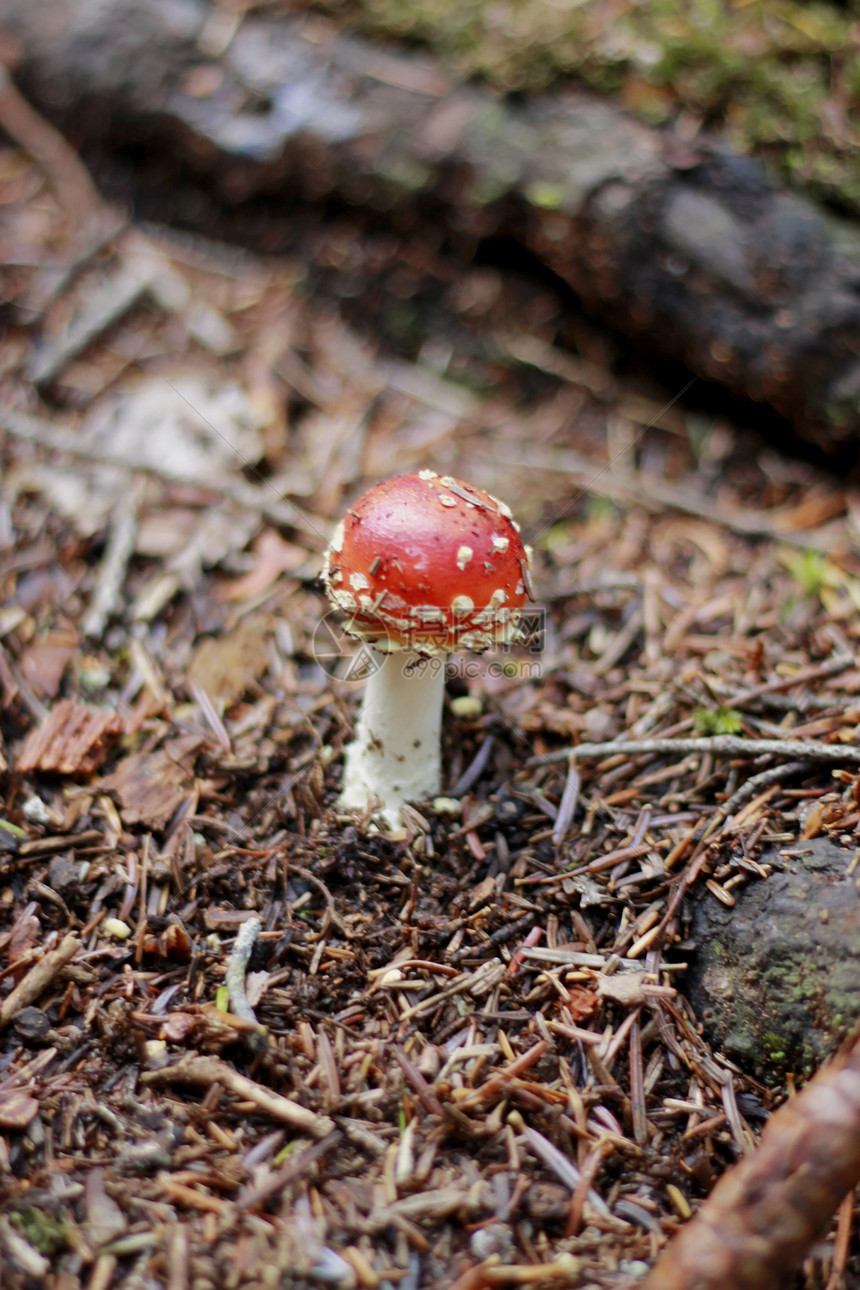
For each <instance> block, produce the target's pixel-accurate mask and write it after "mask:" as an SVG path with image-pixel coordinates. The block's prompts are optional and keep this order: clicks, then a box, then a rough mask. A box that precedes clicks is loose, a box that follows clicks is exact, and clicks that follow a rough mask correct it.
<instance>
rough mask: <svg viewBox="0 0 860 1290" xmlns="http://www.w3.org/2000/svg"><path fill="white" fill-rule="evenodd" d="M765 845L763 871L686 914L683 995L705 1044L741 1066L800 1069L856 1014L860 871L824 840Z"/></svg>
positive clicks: (809, 1066) (824, 1053)
mask: <svg viewBox="0 0 860 1290" xmlns="http://www.w3.org/2000/svg"><path fill="white" fill-rule="evenodd" d="M790 851H791V854H790V855H784V854H781V853H780V852H779V851H772V852H767V853H765V854H764V855H762V856H761V857H760V860H761V862H762V863H763V864H770V865H773V866H774V872H773V873H772V874H771V876H770V878H768V879H767V880H766V881H762V882H754V883H751V884H750V885H749V886H747V887H745V888H744V889H743V890H742V891H741V892H740V894H739V895H738V899H737V903H736V905H735V906H734V908H731V909H729V908H727V907H726V906H725V905H723V904H721V903H720V902H719V901H717V900H715V899H714V897H713V896H711V895H710V893H708V894H706V895H705V896H704V897H703V898H702V900H701V901H700V902H699V904H698V906H697V908H696V912H695V915H694V918H693V927H692V932H693V937H694V939H695V941H696V945H697V950H696V953H695V955H694V957H693V962H692V967H691V972H690V977H689V980H688V991H687V992H688V996H689V998H690V1002H691V1003H692V1005H693V1008H694V1010H695V1012H696V1015H697V1016H698V1017H699V1018H700V1019H701V1020H702V1022H703V1023H704V1026H705V1031H706V1034H707V1036H708V1038H709V1040H710V1041H711V1043H712V1044H713V1045H714V1046H715V1047H716V1048H719V1049H721V1050H722V1051H724V1052H725V1053H726V1055H727V1056H729V1057H730V1058H732V1059H733V1060H734V1061H736V1062H737V1063H738V1065H739V1066H741V1067H742V1068H743V1069H744V1070H746V1071H749V1072H750V1073H753V1074H756V1075H758V1076H760V1077H765V1078H774V1079H781V1078H783V1077H784V1076H785V1074H786V1072H788V1071H793V1072H795V1073H797V1074H803V1075H806V1074H808V1073H809V1072H811V1071H812V1070H814V1069H815V1068H816V1067H817V1066H819V1065H820V1064H821V1062H822V1061H823V1060H825V1058H827V1057H828V1056H829V1055H830V1054H831V1053H832V1052H833V1050H834V1049H835V1048H836V1046H837V1045H838V1043H839V1041H840V1040H841V1039H842V1038H843V1037H844V1035H845V1034H846V1033H847V1031H848V1030H849V1029H850V1028H851V1026H852V1025H853V1023H854V1022H855V1021H856V1019H857V1018H858V1016H860V876H858V877H854V876H848V873H847V871H848V867H849V864H850V861H851V858H852V853H851V852H850V851H846V850H844V849H843V848H842V847H840V846H837V845H836V844H835V843H833V842H831V841H830V840H829V839H828V838H816V839H814V840H812V841H809V842H803V843H799V844H798V845H797V847H792V848H790Z"/></svg>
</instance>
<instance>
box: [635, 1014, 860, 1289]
mask: <svg viewBox="0 0 860 1290" xmlns="http://www.w3.org/2000/svg"><path fill="white" fill-rule="evenodd" d="M858 1182H860V1038H858V1034H857V1031H856V1030H855V1033H854V1036H853V1038H852V1040H851V1041H850V1043H849V1045H847V1046H846V1048H845V1049H844V1050H843V1052H842V1053H841V1054H840V1055H839V1056H838V1057H837V1058H836V1059H835V1060H834V1061H832V1062H830V1063H828V1065H827V1066H825V1067H823V1069H822V1070H820V1071H819V1072H818V1074H817V1075H816V1076H815V1078H814V1079H812V1080H810V1082H809V1083H808V1084H807V1085H806V1087H805V1088H804V1089H803V1091H802V1092H801V1093H799V1094H798V1095H797V1097H795V1098H793V1099H792V1100H791V1101H789V1102H786V1103H785V1104H784V1105H783V1106H781V1107H780V1109H779V1110H778V1111H777V1112H776V1113H775V1114H774V1115H773V1116H772V1117H771V1119H770V1121H769V1122H768V1125H767V1128H766V1129H765V1131H764V1134H763V1135H762V1139H761V1143H760V1144H759V1147H758V1149H757V1150H756V1151H755V1152H753V1154H752V1155H750V1156H748V1157H747V1158H746V1159H745V1160H743V1161H741V1162H740V1163H739V1164H737V1165H735V1166H734V1168H732V1169H730V1170H729V1171H728V1173H726V1174H724V1175H723V1177H722V1178H721V1179H720V1181H719V1182H718V1183H717V1185H716V1187H715V1188H714V1190H713V1191H712V1192H711V1195H710V1196H709V1197H708V1199H707V1200H706V1201H705V1203H704V1205H703V1206H702V1208H701V1209H700V1210H699V1212H698V1214H697V1215H696V1217H695V1218H693V1219H692V1220H691V1221H690V1222H689V1223H687V1225H686V1226H685V1227H683V1228H682V1229H681V1231H680V1233H679V1234H678V1236H676V1237H675V1239H674V1241H672V1243H671V1244H670V1245H669V1246H668V1248H667V1249H666V1250H665V1251H664V1252H663V1254H662V1255H661V1256H660V1258H659V1259H658V1261H657V1263H656V1265H655V1266H654V1267H653V1268H652V1270H651V1272H650V1273H649V1275H648V1276H647V1277H646V1278H645V1280H644V1281H642V1282H638V1283H637V1284H638V1286H639V1290H769V1287H770V1286H773V1285H775V1284H777V1283H779V1284H782V1283H783V1281H784V1279H786V1278H787V1277H788V1275H789V1273H790V1272H791V1271H792V1270H793V1269H795V1268H797V1267H798V1266H799V1265H800V1263H801V1261H802V1260H803V1258H804V1257H805V1256H806V1254H807V1253H808V1251H809V1250H810V1248H811V1247H812V1245H813V1244H814V1242H815V1241H816V1240H818V1239H819V1237H820V1236H821V1235H822V1234H823V1233H824V1231H825V1230H826V1228H827V1225H828V1223H829V1222H830V1220H831V1218H832V1216H833V1213H834V1211H835V1210H836V1208H837V1207H838V1206H839V1204H840V1202H841V1201H842V1199H843V1197H844V1196H845V1195H846V1194H847V1193H848V1192H850V1191H852V1189H853V1188H854V1187H855V1186H856V1185H857V1183H858Z"/></svg>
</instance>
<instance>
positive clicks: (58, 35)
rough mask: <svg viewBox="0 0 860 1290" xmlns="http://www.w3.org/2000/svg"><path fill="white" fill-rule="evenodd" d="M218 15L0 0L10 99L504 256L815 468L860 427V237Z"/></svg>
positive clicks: (366, 59) (731, 187)
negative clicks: (484, 240) (12, 82)
mask: <svg viewBox="0 0 860 1290" xmlns="http://www.w3.org/2000/svg"><path fill="white" fill-rule="evenodd" d="M211 12H212V11H211V10H210V9H209V8H208V7H207V6H206V5H205V4H204V3H203V2H202V0H147V3H146V4H135V3H132V0H75V3H74V4H70V3H68V0H39V3H34V0H0V24H2V26H3V28H4V29H5V32H6V33H7V36H11V37H13V38H14V40H15V41H17V42H18V44H19V47H20V48H19V53H20V60H19V63H18V75H19V76H20V79H21V82H22V84H23V85H24V86H25V88H26V89H27V92H28V93H30V94H31V95H32V96H33V98H34V100H35V101H37V102H38V103H39V105H40V106H41V107H42V108H43V110H45V111H47V112H48V113H49V114H50V115H52V116H54V117H55V118H59V119H60V120H61V121H63V122H64V123H67V124H68V126H69V127H70V128H73V129H74V130H75V132H76V134H77V136H78V137H81V135H82V133H83V134H85V135H86V137H87V138H88V139H90V140H97V141H98V142H100V143H102V144H110V143H113V142H117V141H120V140H122V139H129V138H134V139H136V140H144V141H148V142H149V144H150V145H151V146H152V147H156V148H158V149H162V150H165V151H169V152H171V153H172V155H174V156H175V157H178V158H180V159H181V160H182V162H183V164H186V165H191V166H193V167H194V168H195V169H197V170H201V171H206V172H209V173H211V175H212V176H213V180H214V182H217V184H218V186H219V187H220V190H221V193H222V195H223V196H224V197H226V198H228V199H229V200H230V201H233V202H235V201H239V200H242V199H244V198H246V197H250V196H252V195H254V194H256V193H264V192H265V193H281V194H289V195H290V196H299V197H302V198H305V199H308V198H310V199H322V198H326V197H328V196H329V195H335V196H337V197H338V198H339V199H340V200H343V201H346V202H348V203H351V204H355V205H360V206H363V207H369V208H371V209H377V210H379V211H385V212H389V213H393V214H395V215H396V217H397V219H398V221H399V222H400V226H401V227H402V226H403V221H404V220H406V221H408V219H409V218H416V219H417V218H427V216H428V212H429V213H430V214H432V217H433V218H437V219H439V220H441V221H443V222H444V223H445V224H447V226H448V227H449V228H450V229H452V230H456V231H457V232H458V233H460V234H462V233H463V232H464V231H465V232H467V233H469V234H470V235H473V236H475V237H476V238H478V237H484V236H488V235H505V236H509V235H512V236H515V237H518V238H519V239H521V240H522V242H523V243H524V244H525V245H526V246H527V247H528V248H529V249H530V250H532V251H534V252H536V253H537V254H538V255H539V256H540V257H541V258H542V260H543V261H544V262H545V263H546V264H547V265H548V266H549V267H550V268H551V269H553V270H554V271H555V272H556V273H558V274H559V275H560V276H561V277H562V278H563V279H564V280H565V281H566V282H568V283H569V284H570V285H571V286H572V287H573V288H574V289H575V291H576V292H577V293H578V294H579V296H580V297H581V298H582V300H583V302H584V303H585V304H586V306H587V307H588V308H589V309H590V310H591V311H593V312H594V313H595V314H597V315H599V316H600V317H602V318H604V319H606V320H607V321H609V322H611V323H612V324H613V325H615V326H617V327H619V328H621V329H622V330H624V331H626V332H627V333H628V334H631V335H637V336H640V337H644V338H645V339H646V340H647V343H648V344H649V345H650V346H652V347H653V349H654V350H655V351H656V352H659V353H662V354H664V355H666V356H669V357H671V358H674V359H678V360H680V361H682V362H683V363H685V364H686V365H687V366H688V367H689V368H690V369H692V370H693V371H694V372H697V373H698V374H700V375H701V376H704V377H706V378H708V379H711V380H716V381H719V382H721V383H722V384H724V385H726V386H727V387H729V388H730V389H732V390H733V391H734V392H736V393H739V394H741V395H743V396H745V397H750V398H752V399H755V400H758V401H761V402H764V403H768V404H770V405H771V406H772V407H773V408H774V409H776V410H777V411H778V412H779V413H781V414H782V415H783V416H785V417H787V418H788V419H789V420H790V421H791V422H792V423H793V425H794V426H795V427H796V429H797V430H798V431H799V432H800V433H801V434H803V435H805V436H806V437H808V438H810V439H812V440H813V441H815V442H816V443H818V444H819V445H821V446H823V447H825V448H826V449H829V450H834V449H836V448H838V447H839V446H840V445H843V444H844V443H845V442H846V440H849V439H851V438H852V437H853V436H854V435H855V434H856V432H857V430H858V428H860V231H858V230H856V229H853V228H851V227H850V226H841V225H837V224H836V223H835V222H834V221H833V220H831V219H829V218H827V217H825V216H824V215H823V213H822V212H821V211H820V210H818V209H817V208H816V207H815V206H814V205H813V204H812V203H810V202H809V201H807V200H806V199H805V198H803V197H802V196H800V195H798V194H794V193H787V192H784V191H780V190H778V189H776V188H774V187H773V186H772V185H771V183H770V182H769V180H768V178H767V176H766V175H765V173H764V171H763V170H762V169H761V167H760V166H759V165H758V164H757V163H756V162H754V161H751V160H749V159H747V158H744V157H740V156H737V155H734V154H732V153H730V152H729V151H727V150H726V149H725V148H723V147H722V146H720V145H718V144H716V143H714V142H708V141H701V140H695V141H692V142H687V141H684V140H682V139H680V138H679V137H678V136H677V135H675V134H672V133H668V132H657V131H652V130H650V129H648V128H647V127H645V126H644V125H641V124H639V123H637V122H636V121H634V120H632V119H630V118H629V117H627V116H626V115H625V114H624V113H623V112H621V111H619V110H618V109H616V108H614V107H613V106H612V105H610V104H608V103H605V102H602V101H599V100H596V99H595V98H593V97H590V96H588V95H586V94H583V93H580V92H577V91H575V90H571V89H565V90H562V91H560V92H559V93H558V94H556V95H554V96H553V97H551V98H550V97H546V98H542V99H539V100H535V101H532V102H529V103H523V102H509V101H506V100H504V99H502V98H499V97H497V96H495V95H493V94H492V93H491V92H489V91H488V90H485V89H481V88H478V87H475V86H463V85H455V84H454V83H452V82H451V81H450V80H449V79H448V78H447V77H446V75H445V74H444V73H443V72H442V71H441V70H440V69H439V68H438V67H437V66H436V65H435V64H434V63H432V62H431V61H429V60H426V59H419V58H416V57H415V56H411V55H410V56H407V55H403V54H395V53H391V52H388V51H385V52H383V51H381V50H379V49H376V48H374V47H371V46H370V45H368V44H366V43H363V42H361V41H358V40H356V39H353V38H351V37H344V36H340V35H337V34H336V33H334V32H333V31H332V30H331V28H329V27H328V26H327V25H323V24H320V23H319V22H311V21H308V20H307V19H296V20H286V19H283V20H280V21H277V22H273V21H267V20H264V19H261V18H256V17H248V18H246V19H244V20H243V21H242V23H241V25H240V26H239V28H238V30H237V31H236V32H235V34H234V35H233V37H232V39H231V40H229V41H228V42H224V41H221V42H220V43H219V33H218V31H217V29H216V28H215V27H214V26H213V25H212V22H211V21H210V22H209V23H208V25H207V19H209V18H210V15H211ZM225 43H226V48H224V47H223V46H224V44H225Z"/></svg>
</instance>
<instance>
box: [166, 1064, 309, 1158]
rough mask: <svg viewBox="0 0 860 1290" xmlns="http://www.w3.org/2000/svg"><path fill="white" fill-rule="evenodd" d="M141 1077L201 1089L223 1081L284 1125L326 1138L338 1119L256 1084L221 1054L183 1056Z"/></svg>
mask: <svg viewBox="0 0 860 1290" xmlns="http://www.w3.org/2000/svg"><path fill="white" fill-rule="evenodd" d="M141 1080H142V1082H143V1083H144V1084H193V1085H195V1086H196V1087H197V1088H211V1087H212V1085H213V1084H220V1085H221V1087H222V1088H225V1089H226V1090H227V1092H228V1093H235V1095H236V1097H240V1098H242V1099H243V1100H244V1101H247V1102H253V1103H254V1105H255V1106H256V1107H258V1108H259V1110H260V1111H262V1113H263V1115H268V1116H269V1117H270V1118H271V1119H273V1120H279V1121H280V1122H281V1124H287V1125H289V1127H290V1128H291V1129H297V1130H298V1131H299V1132H300V1133H309V1134H310V1135H311V1136H312V1137H314V1138H324V1137H325V1136H326V1134H328V1133H332V1132H333V1131H334V1121H333V1120H330V1119H329V1117H328V1116H327V1115H317V1114H316V1112H315V1111H309V1110H308V1109H307V1108H306V1107H304V1106H299V1105H298V1103H297V1102H291V1101H290V1099H289V1098H287V1097H282V1096H281V1094H280V1093H273V1092H272V1090H271V1089H268V1088H264V1087H263V1086H262V1084H256V1083H255V1082H254V1080H252V1079H248V1077H247V1075H240V1074H239V1072H238V1071H235V1070H234V1069H233V1067H232V1066H230V1065H228V1064H227V1062H222V1061H221V1059H220V1058H219V1057H183V1058H182V1059H181V1060H180V1061H178V1062H177V1063H176V1065H175V1066H165V1067H164V1069H163V1070H160V1071H147V1072H146V1073H145V1074H144V1075H142V1076H141Z"/></svg>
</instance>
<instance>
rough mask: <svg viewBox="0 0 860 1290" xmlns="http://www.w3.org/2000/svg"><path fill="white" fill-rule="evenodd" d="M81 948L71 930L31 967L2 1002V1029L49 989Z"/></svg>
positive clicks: (0, 1024) (0, 1012)
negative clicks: (58, 974)
mask: <svg viewBox="0 0 860 1290" xmlns="http://www.w3.org/2000/svg"><path fill="white" fill-rule="evenodd" d="M80 948H81V943H80V941H79V940H78V938H77V936H75V935H74V933H73V932H70V933H69V935H68V936H66V937H65V938H64V939H63V940H62V941H61V942H60V944H59V945H58V946H57V948H56V949H55V950H49V951H48V953H47V954H45V955H44V957H43V958H41V959H39V962H38V963H35V964H34V965H33V967H31V968H30V971H29V972H28V973H27V975H26V976H25V977H24V978H23V980H21V981H19V982H18V984H17V985H16V986H15V989H14V990H13V991H12V993H11V994H8V995H7V996H6V998H5V999H4V1000H3V1002H2V1004H0V1030H3V1029H4V1028H5V1027H6V1026H8V1024H9V1022H10V1021H11V1020H12V1018H13V1017H14V1016H15V1013H16V1012H19V1011H20V1010H21V1008H26V1007H27V1005H28V1004H30V1003H34V1002H35V1000H36V999H38V997H39V995H40V994H41V993H42V991H43V990H45V989H47V987H48V986H49V985H50V984H51V982H52V981H53V979H54V977H55V976H56V975H57V973H58V972H59V971H60V970H61V969H62V968H64V967H65V966H66V964H67V963H70V962H71V960H72V959H73V958H74V957H75V955H76V954H77V952H78V950H79V949H80Z"/></svg>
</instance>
